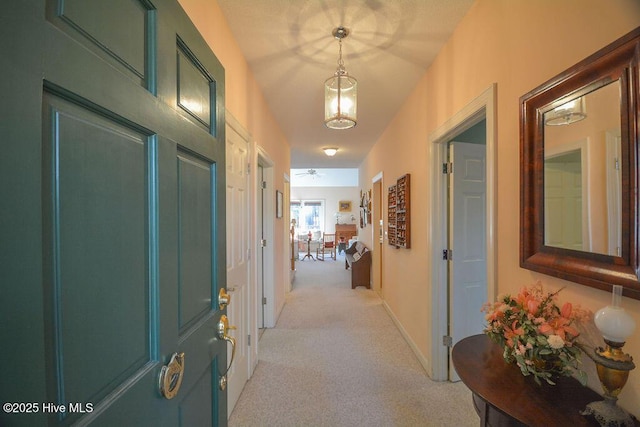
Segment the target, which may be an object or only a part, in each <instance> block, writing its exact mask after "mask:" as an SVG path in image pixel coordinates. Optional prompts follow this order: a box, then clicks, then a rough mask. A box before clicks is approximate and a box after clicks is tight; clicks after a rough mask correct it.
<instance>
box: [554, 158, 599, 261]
mask: <svg viewBox="0 0 640 427" xmlns="http://www.w3.org/2000/svg"><path fill="white" fill-rule="evenodd" d="M544 186H545V191H544V206H545V209H544V215H545V227H544V230H545V237H544V242H545V245H547V246H554V247H558V248H566V249H575V250H578V251H581V250H587V245H586V243H587V242H588V234H587V236H586V238H584V239H583V237H585V236H583V227H582V224H583V218H584V212H583V198H582V158H581V151H580V150H577V151H572V152H569V153H566V154H562V155H559V156H555V157H553V158H547V159H545V166H544ZM585 229H586V231H587V233H588V227H585Z"/></svg>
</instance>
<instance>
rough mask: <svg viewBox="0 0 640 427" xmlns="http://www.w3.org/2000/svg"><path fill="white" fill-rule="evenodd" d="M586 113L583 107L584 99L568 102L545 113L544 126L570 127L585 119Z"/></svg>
mask: <svg viewBox="0 0 640 427" xmlns="http://www.w3.org/2000/svg"><path fill="white" fill-rule="evenodd" d="M586 118H587V113H586V110H585V107H584V97H583V96H581V97H580V98H578V99H574V100H573V101H569V102H567V103H565V104H562V105H561V106H559V107H556V108H554V109H553V110H551V111H549V112H547V113H545V115H544V124H546V125H547V126H562V125H570V124H571V123H575V122H579V121H580V120H583V119H586Z"/></svg>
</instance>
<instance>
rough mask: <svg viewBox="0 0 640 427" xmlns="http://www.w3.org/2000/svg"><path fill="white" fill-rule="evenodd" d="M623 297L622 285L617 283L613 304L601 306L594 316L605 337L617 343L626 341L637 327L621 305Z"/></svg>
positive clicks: (614, 288)
mask: <svg viewBox="0 0 640 427" xmlns="http://www.w3.org/2000/svg"><path fill="white" fill-rule="evenodd" d="M621 298H622V286H617V285H616V286H614V287H613V297H612V303H611V305H608V306H606V307H604V308H601V309H600V310H598V311H597V312H596V314H595V316H594V321H595V323H596V326H597V327H598V329H599V330H600V332H601V333H602V336H603V337H604V339H606V340H608V341H612V342H615V343H623V342H625V341H626V340H627V338H629V337H630V336H631V335H633V331H634V330H635V329H636V321H635V320H633V317H631V316H630V315H629V314H628V313H627V312H626V311H625V310H624V308H622V307H620V299H621Z"/></svg>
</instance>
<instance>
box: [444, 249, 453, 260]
mask: <svg viewBox="0 0 640 427" xmlns="http://www.w3.org/2000/svg"><path fill="white" fill-rule="evenodd" d="M442 259H443V260H444V261H451V260H453V251H452V250H451V249H443V250H442Z"/></svg>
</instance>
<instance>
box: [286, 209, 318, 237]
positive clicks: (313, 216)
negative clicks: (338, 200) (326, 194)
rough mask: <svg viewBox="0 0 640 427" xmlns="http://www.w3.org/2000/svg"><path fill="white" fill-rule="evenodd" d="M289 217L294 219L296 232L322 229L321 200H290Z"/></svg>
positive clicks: (302, 232) (303, 232) (304, 232)
mask: <svg viewBox="0 0 640 427" xmlns="http://www.w3.org/2000/svg"><path fill="white" fill-rule="evenodd" d="M291 218H292V219H295V220H296V234H298V235H299V234H306V233H308V232H312V233H313V232H316V231H322V230H324V201H323V200H292V201H291Z"/></svg>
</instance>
